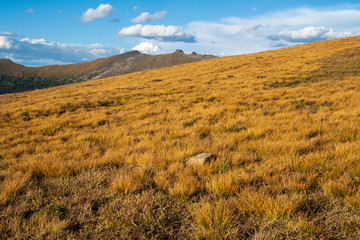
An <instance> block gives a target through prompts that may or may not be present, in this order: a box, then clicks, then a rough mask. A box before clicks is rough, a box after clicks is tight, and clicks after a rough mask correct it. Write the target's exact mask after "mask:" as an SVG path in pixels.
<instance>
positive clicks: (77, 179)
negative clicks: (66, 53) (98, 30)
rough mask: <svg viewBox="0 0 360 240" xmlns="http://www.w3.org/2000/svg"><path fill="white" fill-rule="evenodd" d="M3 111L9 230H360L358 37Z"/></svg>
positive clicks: (152, 74)
mask: <svg viewBox="0 0 360 240" xmlns="http://www.w3.org/2000/svg"><path fill="white" fill-rule="evenodd" d="M20 67H21V66H14V68H20ZM0 106H1V108H0V119H1V121H0V147H1V151H0V236H1V237H0V238H1V239H68V238H71V239H360V238H359V236H360V37H351V38H343V39H335V40H329V41H320V42H313V43H309V44H304V45H299V46H294V47H289V48H283V49H278V50H273V51H265V52H260V53H255V54H246V55H241V56H228V57H221V58H214V59H208V60H204V61H198V62H194V63H190V64H183V65H176V66H172V67H167V68H160V69H153V70H149V71H143V72H134V73H130V74H125V75H121V76H115V77H110V78H104V79H96V80H91V81H87V82H81V83H75V84H70V85H64V86H57V87H53V88H47V89H39V90H34V91H27V92H20V93H12V94H4V95H0ZM201 153H211V154H214V155H215V158H214V159H212V161H211V162H210V163H208V164H204V165H199V166H190V165H189V164H188V159H189V158H190V157H192V156H196V155H198V154H201Z"/></svg>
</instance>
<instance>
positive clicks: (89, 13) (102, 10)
mask: <svg viewBox="0 0 360 240" xmlns="http://www.w3.org/2000/svg"><path fill="white" fill-rule="evenodd" d="M114 9H115V8H114V7H113V6H111V5H110V4H100V5H99V6H98V7H97V8H96V9H93V8H89V9H88V10H86V12H84V13H83V15H82V17H81V18H80V21H82V22H91V21H94V20H95V19H96V18H103V17H106V16H108V15H110V14H111V13H112V11H113V10H114Z"/></svg>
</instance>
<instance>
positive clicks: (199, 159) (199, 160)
mask: <svg viewBox="0 0 360 240" xmlns="http://www.w3.org/2000/svg"><path fill="white" fill-rule="evenodd" d="M213 159H215V155H214V154H211V153H200V154H198V155H196V156H192V157H190V158H189V159H188V161H187V164H188V165H204V164H206V163H210V162H211V161H212V160H213Z"/></svg>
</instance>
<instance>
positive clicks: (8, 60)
mask: <svg viewBox="0 0 360 240" xmlns="http://www.w3.org/2000/svg"><path fill="white" fill-rule="evenodd" d="M0 61H2V62H8V63H14V62H13V61H11V60H10V59H7V58H0Z"/></svg>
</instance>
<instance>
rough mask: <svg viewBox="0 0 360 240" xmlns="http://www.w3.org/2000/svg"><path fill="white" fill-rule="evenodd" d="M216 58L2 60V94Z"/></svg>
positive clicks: (130, 56) (145, 56) (135, 53)
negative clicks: (35, 63) (59, 61)
mask: <svg viewBox="0 0 360 240" xmlns="http://www.w3.org/2000/svg"><path fill="white" fill-rule="evenodd" d="M215 57H216V56H213V55H200V54H196V53H191V54H185V53H183V52H182V51H181V50H176V51H175V52H174V53H169V54H159V55H148V54H143V53H141V52H139V51H136V50H134V51H130V52H126V53H123V54H118V55H113V56H109V57H105V58H99V59H95V60H92V61H87V62H81V63H73V64H66V65H49V66H41V67H26V66H23V65H21V64H17V63H14V62H12V61H11V60H9V59H0V94H5V93H13V92H22V91H27V90H34V89H42V88H47V87H53V86H58V85H66V84H71V83H76V82H82V81H87V80H93V79H99V78H105V77H112V76H117V75H123V74H127V73H132V72H138V71H143V70H149V69H155V68H161V67H168V66H173V65H178V64H184V63H191V62H196V61H201V60H205V59H210V58H215Z"/></svg>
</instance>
